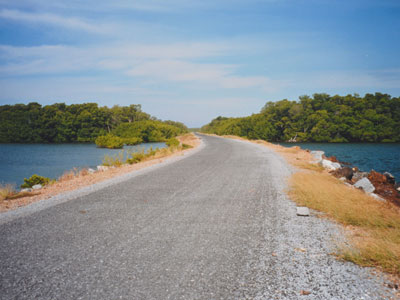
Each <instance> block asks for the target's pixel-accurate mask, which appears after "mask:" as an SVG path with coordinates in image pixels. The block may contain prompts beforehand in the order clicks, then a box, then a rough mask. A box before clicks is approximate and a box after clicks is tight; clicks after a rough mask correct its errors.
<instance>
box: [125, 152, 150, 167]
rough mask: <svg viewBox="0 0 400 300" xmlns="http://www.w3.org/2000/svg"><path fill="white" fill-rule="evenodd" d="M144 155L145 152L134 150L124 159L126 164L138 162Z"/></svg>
mask: <svg viewBox="0 0 400 300" xmlns="http://www.w3.org/2000/svg"><path fill="white" fill-rule="evenodd" d="M145 157H146V154H145V153H144V151H141V152H134V153H132V154H131V157H130V158H128V159H127V160H126V162H127V163H128V164H131V165H132V164H137V163H138V162H141V161H142V160H143V159H144V158H145Z"/></svg>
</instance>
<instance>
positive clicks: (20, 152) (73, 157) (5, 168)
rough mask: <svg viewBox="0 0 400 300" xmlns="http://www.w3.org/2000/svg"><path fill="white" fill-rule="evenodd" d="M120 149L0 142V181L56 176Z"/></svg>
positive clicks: (94, 163)
mask: <svg viewBox="0 0 400 300" xmlns="http://www.w3.org/2000/svg"><path fill="white" fill-rule="evenodd" d="M150 147H153V149H154V148H164V147H165V143H147V144H141V145H136V146H125V147H124V150H126V151H141V150H142V149H145V150H146V149H148V148H150ZM120 151H121V150H112V149H102V148H97V147H96V145H95V144H0V183H2V184H4V183H12V184H16V185H17V186H19V185H20V184H22V183H23V181H24V178H28V177H30V176H32V175H33V174H38V175H41V176H45V177H50V178H54V179H56V178H58V177H60V176H61V175H62V174H63V173H64V172H65V171H67V170H71V169H73V168H74V167H77V168H84V167H91V168H95V167H96V166H98V165H101V163H102V161H103V158H104V156H105V155H106V154H107V155H110V156H116V155H117V154H118V153H119V152H120Z"/></svg>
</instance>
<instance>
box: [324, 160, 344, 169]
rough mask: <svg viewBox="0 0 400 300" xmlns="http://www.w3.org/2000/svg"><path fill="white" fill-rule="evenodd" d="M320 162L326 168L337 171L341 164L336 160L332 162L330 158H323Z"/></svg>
mask: <svg viewBox="0 0 400 300" xmlns="http://www.w3.org/2000/svg"><path fill="white" fill-rule="evenodd" d="M320 164H321V165H322V166H323V167H324V168H325V169H328V170H330V171H335V170H337V169H340V164H338V163H335V162H331V161H330V160H327V159H323V160H321V162H320Z"/></svg>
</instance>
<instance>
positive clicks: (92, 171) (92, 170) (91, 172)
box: [88, 168, 96, 174]
mask: <svg viewBox="0 0 400 300" xmlns="http://www.w3.org/2000/svg"><path fill="white" fill-rule="evenodd" d="M88 172H89V173H90V174H93V173H95V172H96V170H94V169H92V168H89V169H88Z"/></svg>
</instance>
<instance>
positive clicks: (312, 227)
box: [0, 136, 392, 299]
mask: <svg viewBox="0 0 400 300" xmlns="http://www.w3.org/2000/svg"><path fill="white" fill-rule="evenodd" d="M202 139H203V142H204V147H202V149H200V150H199V151H197V152H196V153H194V154H193V155H190V156H188V157H186V158H184V159H181V160H179V161H175V162H173V163H167V164H162V165H160V166H159V167H157V168H153V169H150V170H147V171H143V172H141V173H140V174H139V175H137V176H134V177H131V178H125V179H124V180H123V181H119V182H114V183H113V184H111V185H108V186H104V187H102V188H98V189H97V190H94V191H92V192H90V193H88V192H87V191H86V192H85V193H83V194H82V195H79V193H75V198H74V199H69V200H68V201H64V202H63V201H60V198H57V200H54V201H56V202H54V204H53V205H47V206H43V207H40V206H36V208H34V209H32V208H29V209H30V211H29V209H28V211H27V210H26V209H25V211H24V213H23V214H22V213H21V214H20V215H18V214H19V213H18V212H17V213H15V212H14V213H13V214H9V215H7V213H6V214H3V215H2V216H0V220H3V222H0V224H1V225H0V262H1V264H0V298H1V299H389V297H390V295H392V294H391V293H392V291H391V290H389V289H388V288H386V287H385V286H384V282H383V279H380V278H378V277H374V276H372V275H371V270H369V269H363V268H359V267H357V266H355V265H353V264H351V263H345V262H340V261H337V260H336V259H335V258H334V257H333V256H331V255H329V253H331V252H332V251H333V250H334V245H335V240H336V239H337V238H338V236H340V234H341V232H340V230H339V229H338V228H337V227H336V226H335V225H333V224H331V223H329V222H328V221H324V220H321V219H319V218H317V217H315V216H311V217H297V216H296V206H295V204H294V203H292V202H291V201H289V200H288V199H287V198H286V196H285V193H284V190H285V188H286V186H285V177H287V176H288V175H290V172H291V170H290V167H289V166H288V165H287V164H286V163H285V162H284V161H283V159H282V158H280V157H279V156H278V155H277V154H275V153H274V152H272V151H271V150H269V149H267V148H265V147H263V146H260V145H255V144H251V143H246V142H242V141H236V140H228V139H223V138H218V137H209V136H202ZM45 202H47V203H51V202H52V200H48V201H45ZM34 207H35V206H34ZM10 215H12V216H13V217H12V218H8V217H9V216H10ZM302 290H303V291H306V292H309V293H310V294H309V295H301V291H302Z"/></svg>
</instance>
